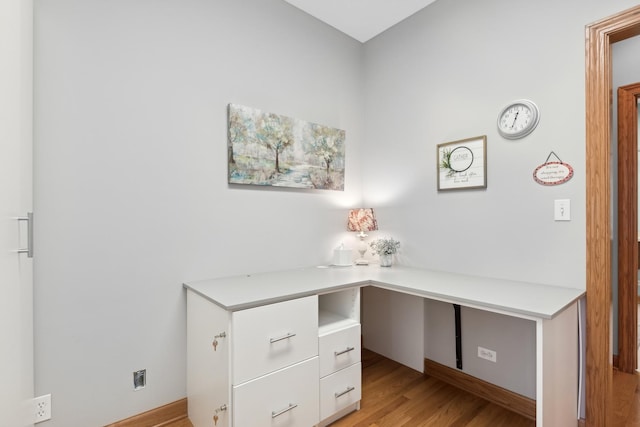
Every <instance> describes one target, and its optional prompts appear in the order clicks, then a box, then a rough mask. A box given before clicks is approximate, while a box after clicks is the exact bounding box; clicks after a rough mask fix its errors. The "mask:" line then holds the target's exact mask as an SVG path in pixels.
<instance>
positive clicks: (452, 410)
mask: <svg viewBox="0 0 640 427" xmlns="http://www.w3.org/2000/svg"><path fill="white" fill-rule="evenodd" d="M362 366H363V369H362V396H363V398H362V403H361V408H360V410H359V411H357V412H353V413H351V414H349V415H348V416H346V417H344V418H342V419H340V420H338V421H336V422H335V423H333V424H331V427H402V426H406V427H426V426H437V427H460V426H472V427H485V426H486V427H489V426H491V427H500V426H504V427H521V426H522V427H533V426H535V421H533V420H530V419H527V418H524V417H522V416H520V415H518V414H515V413H513V412H511V411H509V410H507V409H504V408H502V407H501V406H498V405H495V404H492V403H489V402H487V401H486V400H484V399H481V398H479V397H476V396H474V395H472V394H470V393H467V392H465V391H462V390H460V389H458V388H455V387H453V386H450V385H448V384H446V383H444V382H442V381H440V380H437V379H435V378H433V377H429V376H426V375H424V374H422V373H420V372H417V371H414V370H413V369H410V368H407V367H406V366H403V365H401V364H399V363H397V362H394V361H392V360H389V359H387V358H385V357H382V356H380V355H378V354H376V353H373V352H371V351H368V350H365V349H363V350H362Z"/></svg>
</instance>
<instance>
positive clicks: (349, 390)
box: [335, 386, 356, 399]
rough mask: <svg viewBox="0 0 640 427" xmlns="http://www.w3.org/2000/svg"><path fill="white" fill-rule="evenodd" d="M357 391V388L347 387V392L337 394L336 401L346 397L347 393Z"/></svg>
mask: <svg viewBox="0 0 640 427" xmlns="http://www.w3.org/2000/svg"><path fill="white" fill-rule="evenodd" d="M355 389H356V388H355V387H352V386H349V387H347V389H346V390H345V391H342V392H340V393H336V394H335V396H336V399H337V398H339V397H340V396H344V395H345V394H347V393H349V392H352V391H353V390H355Z"/></svg>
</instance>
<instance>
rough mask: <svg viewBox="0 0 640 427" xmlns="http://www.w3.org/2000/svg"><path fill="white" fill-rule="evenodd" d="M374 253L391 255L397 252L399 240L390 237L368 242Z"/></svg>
mask: <svg viewBox="0 0 640 427" xmlns="http://www.w3.org/2000/svg"><path fill="white" fill-rule="evenodd" d="M369 246H370V247H371V250H372V251H373V254H374V255H376V254H377V255H393V254H395V253H396V252H398V248H399V247H400V242H399V241H397V240H395V239H393V238H392V237H385V238H384V239H376V240H374V241H373V242H371V243H370V244H369Z"/></svg>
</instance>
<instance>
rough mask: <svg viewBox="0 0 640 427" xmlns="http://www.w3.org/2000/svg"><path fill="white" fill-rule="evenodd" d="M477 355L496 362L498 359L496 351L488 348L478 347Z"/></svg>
mask: <svg viewBox="0 0 640 427" xmlns="http://www.w3.org/2000/svg"><path fill="white" fill-rule="evenodd" d="M478 357H479V358H480V359H485V360H488V361H489V362H493V363H496V361H497V359H498V353H496V352H495V351H493V350H489V349H488V348H484V347H478Z"/></svg>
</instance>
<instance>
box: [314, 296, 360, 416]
mask: <svg viewBox="0 0 640 427" xmlns="http://www.w3.org/2000/svg"><path fill="white" fill-rule="evenodd" d="M319 306H320V311H319V327H318V335H319V338H318V340H319V355H320V356H319V358H320V419H321V420H322V421H321V423H320V426H326V425H328V424H330V423H332V422H333V421H335V420H336V419H338V418H340V417H342V416H344V415H346V414H347V413H349V412H351V411H354V410H356V409H359V407H360V400H361V399H362V366H361V364H360V354H361V351H360V350H361V348H360V347H361V346H360V340H361V338H360V289H359V288H351V289H346V290H342V291H337V292H332V293H329V294H324V295H320V297H319Z"/></svg>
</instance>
